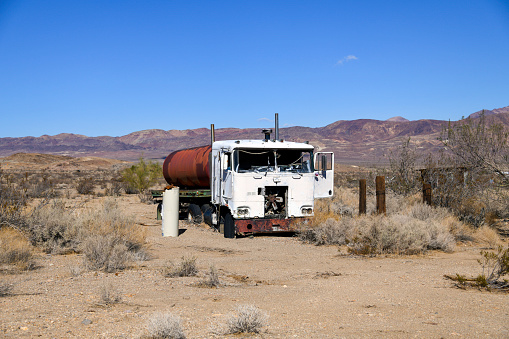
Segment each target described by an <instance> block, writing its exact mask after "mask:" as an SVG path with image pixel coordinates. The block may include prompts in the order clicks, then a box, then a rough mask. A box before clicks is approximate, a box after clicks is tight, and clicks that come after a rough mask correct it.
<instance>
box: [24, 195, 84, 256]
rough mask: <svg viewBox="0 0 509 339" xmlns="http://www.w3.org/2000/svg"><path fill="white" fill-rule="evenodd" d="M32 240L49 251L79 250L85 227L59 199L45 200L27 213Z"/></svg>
mask: <svg viewBox="0 0 509 339" xmlns="http://www.w3.org/2000/svg"><path fill="white" fill-rule="evenodd" d="M26 231H27V232H28V233H29V234H30V240H31V242H32V243H33V244H34V245H36V246H38V247H40V248H41V249H43V250H44V251H45V252H47V253H61V252H67V251H77V250H78V248H77V247H78V244H79V243H80V241H81V238H82V236H83V235H82V233H83V229H82V228H81V227H80V223H79V220H78V219H77V217H76V215H74V214H73V213H71V212H70V211H69V210H68V209H66V207H65V204H64V203H63V202H62V201H59V200H51V201H49V202H47V203H46V202H43V203H41V204H39V205H38V206H36V207H35V208H34V209H33V210H32V211H31V212H30V213H29V214H27V225H26Z"/></svg>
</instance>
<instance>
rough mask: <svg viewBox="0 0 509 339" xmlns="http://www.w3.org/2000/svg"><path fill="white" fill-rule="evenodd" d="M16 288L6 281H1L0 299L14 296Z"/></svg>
mask: <svg viewBox="0 0 509 339" xmlns="http://www.w3.org/2000/svg"><path fill="white" fill-rule="evenodd" d="M13 288H14V286H13V285H12V284H9V283H7V282H5V281H1V280H0V297H6V296H8V295H11V294H12V289H13Z"/></svg>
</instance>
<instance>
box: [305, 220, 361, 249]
mask: <svg viewBox="0 0 509 339" xmlns="http://www.w3.org/2000/svg"><path fill="white" fill-rule="evenodd" d="M351 220H352V219H349V218H345V219H344V220H343V219H342V220H341V221H337V220H335V219H333V218H329V219H327V220H326V221H324V222H323V223H321V224H319V225H318V226H317V227H313V228H310V229H303V230H302V231H300V232H299V238H300V240H302V241H304V242H307V243H311V244H315V245H344V244H346V236H347V235H346V232H347V228H348V225H347V224H348V222H349V221H351Z"/></svg>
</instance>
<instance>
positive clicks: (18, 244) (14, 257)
mask: <svg viewBox="0 0 509 339" xmlns="http://www.w3.org/2000/svg"><path fill="white" fill-rule="evenodd" d="M0 264H8V265H15V266H16V267H17V268H19V269H22V270H27V269H32V268H33V267H34V259H33V253H32V246H31V245H30V242H29V241H28V240H27V239H26V238H25V237H24V236H23V235H22V234H21V233H20V232H19V231H17V230H14V229H12V228H9V227H1V228H0Z"/></svg>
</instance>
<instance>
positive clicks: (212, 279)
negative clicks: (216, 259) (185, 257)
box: [198, 265, 221, 288]
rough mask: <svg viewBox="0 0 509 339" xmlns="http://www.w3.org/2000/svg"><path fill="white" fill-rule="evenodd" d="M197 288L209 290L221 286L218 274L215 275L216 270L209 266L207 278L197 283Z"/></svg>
mask: <svg viewBox="0 0 509 339" xmlns="http://www.w3.org/2000/svg"><path fill="white" fill-rule="evenodd" d="M198 286H200V287H209V288H218V287H220V286H221V281H220V280H219V274H218V273H217V269H216V268H215V266H214V265H211V266H210V268H209V272H208V274H207V276H206V277H205V279H203V280H202V281H201V282H200V283H198Z"/></svg>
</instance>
